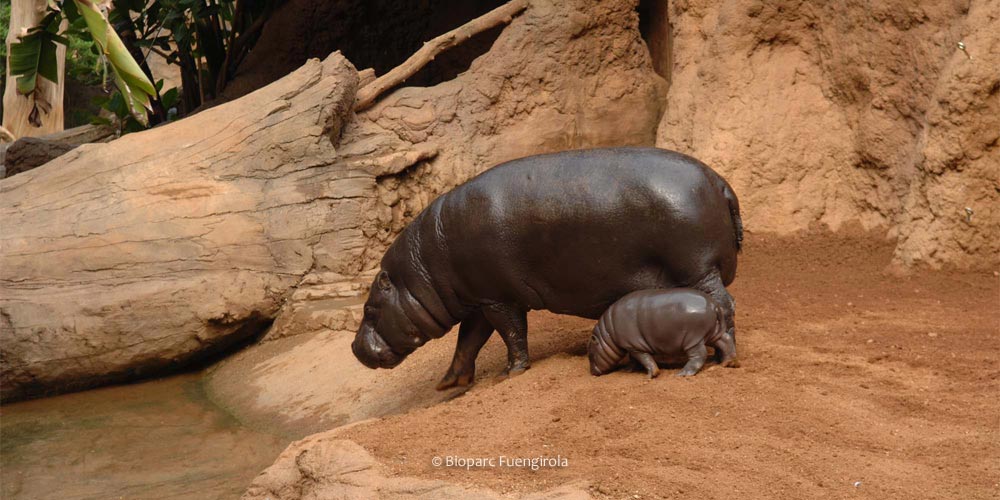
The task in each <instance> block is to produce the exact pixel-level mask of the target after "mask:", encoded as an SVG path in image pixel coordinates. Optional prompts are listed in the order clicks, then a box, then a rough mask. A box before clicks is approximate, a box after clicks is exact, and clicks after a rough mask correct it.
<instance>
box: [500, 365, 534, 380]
mask: <svg viewBox="0 0 1000 500" xmlns="http://www.w3.org/2000/svg"><path fill="white" fill-rule="evenodd" d="M528 368H531V363H527V362H521V363H514V364H512V365H507V368H506V369H504V371H503V372H501V373H500V376H501V377H503V378H511V377H516V376H518V375H520V374H522V373H524V372H526V371H528Z"/></svg>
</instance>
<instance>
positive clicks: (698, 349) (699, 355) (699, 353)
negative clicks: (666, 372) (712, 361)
mask: <svg viewBox="0 0 1000 500" xmlns="http://www.w3.org/2000/svg"><path fill="white" fill-rule="evenodd" d="M687 356H688V362H687V364H686V365H684V368H682V369H681V371H679V372H677V376H678V377H690V376H692V375H695V374H697V373H698V371H699V370H701V367H702V366H705V358H707V357H708V349H707V348H706V347H705V344H704V343H701V342H699V343H698V345H696V346H694V347H692V348H690V349H688V350H687Z"/></svg>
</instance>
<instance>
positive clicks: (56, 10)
mask: <svg viewBox="0 0 1000 500" xmlns="http://www.w3.org/2000/svg"><path fill="white" fill-rule="evenodd" d="M281 1H282V0H112V2H111V8H110V11H109V14H108V18H107V19H106V18H105V17H104V15H103V13H102V12H101V11H100V10H99V9H98V8H97V7H96V6H95V3H96V2H94V1H93V0H50V2H49V5H50V9H49V12H48V14H47V15H46V21H45V22H43V23H42V24H41V25H40V26H38V27H36V28H33V29H32V31H31V32H30V34H29V36H28V37H22V39H21V42H20V43H18V44H16V46H17V47H18V48H17V49H16V52H17V54H11V62H12V63H14V62H17V70H16V71H12V72H13V73H15V74H17V75H19V79H18V82H19V88H20V90H22V91H23V92H22V93H30V92H32V91H33V89H34V88H35V85H36V84H37V76H38V75H41V76H42V77H43V78H47V79H50V80H52V81H57V79H58V77H59V75H58V74H56V73H57V72H54V71H52V69H53V68H54V66H52V65H51V63H52V62H54V61H55V57H54V54H55V52H54V47H55V43H63V44H65V45H67V65H66V68H67V69H66V71H67V74H68V75H69V76H70V77H72V78H74V79H76V80H78V81H81V82H84V83H88V84H96V83H106V82H107V80H109V79H110V80H112V81H114V82H115V85H116V87H117V89H118V91H117V92H116V93H115V94H114V95H112V96H110V97H108V98H107V99H101V103H100V104H101V106H102V107H103V108H104V109H106V110H108V111H110V112H111V114H113V115H115V116H117V117H118V118H119V123H120V124H121V125H122V128H123V131H130V130H133V129H141V128H144V127H147V126H149V125H153V124H156V123H160V122H163V121H167V120H171V119H175V118H176V117H178V116H180V115H182V114H184V113H186V112H189V111H191V110H193V109H195V108H197V107H198V106H201V105H202V104H204V103H205V102H207V101H210V100H212V99H215V98H216V97H218V96H219V94H220V93H221V92H222V90H223V89H224V88H225V85H226V83H228V82H229V79H230V78H231V77H232V75H233V74H234V73H235V71H236V68H237V67H238V66H239V64H240V63H241V62H242V61H243V60H244V59H245V57H246V56H247V54H248V53H249V52H250V49H251V48H252V47H253V45H254V44H255V43H256V41H257V39H258V38H259V37H260V33H261V31H262V28H263V26H264V23H265V21H266V19H267V17H268V16H269V15H270V14H271V12H273V10H274V8H275V7H276V6H277V5H278V4H280V3H281ZM4 7H6V11H7V13H8V15H9V9H10V5H9V3H7V2H5V3H4ZM63 19H66V20H68V21H69V27H68V28H67V29H66V31H65V33H64V34H63V35H64V36H65V38H63V36H61V35H59V34H57V32H58V26H59V23H60V22H61V21H62V20H63ZM7 24H9V23H8V22H5V23H4V28H6V26H7ZM12 52H14V49H13V48H12ZM151 52H157V53H158V54H159V55H161V56H163V57H164V58H165V59H166V61H167V63H169V64H174V65H177V66H178V67H179V68H180V72H181V80H182V84H183V86H184V91H183V92H182V91H181V90H180V89H177V88H172V89H169V90H166V91H165V92H164V91H163V88H162V86H163V82H162V80H160V81H158V82H157V83H156V85H155V86H154V85H153V84H152V83H151V78H152V74H151V72H150V71H149V68H148V66H147V65H146V57H148V56H149V54H150V53H151ZM15 59H16V61H15ZM12 67H13V66H12ZM50 77H51V78H50ZM147 110H149V111H152V114H151V115H149V114H148V113H147ZM95 121H107V120H106V119H95Z"/></svg>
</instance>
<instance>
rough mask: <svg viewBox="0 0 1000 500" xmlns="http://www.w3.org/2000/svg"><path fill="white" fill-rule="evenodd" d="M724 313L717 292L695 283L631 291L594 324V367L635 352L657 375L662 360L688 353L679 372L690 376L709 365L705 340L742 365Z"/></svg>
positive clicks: (604, 369) (725, 360)
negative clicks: (697, 287)
mask: <svg viewBox="0 0 1000 500" xmlns="http://www.w3.org/2000/svg"><path fill="white" fill-rule="evenodd" d="M723 314H724V313H723V311H722V308H721V307H719V304H718V303H716V302H715V300H713V299H712V297H709V296H708V295H706V294H704V293H702V292H699V291H698V290H694V289H691V288H675V289H672V290H639V291H638V292H632V293H630V294H628V295H626V296H624V297H622V298H621V299H619V300H618V302H615V303H614V304H611V307H609V308H608V310H607V311H606V312H605V313H604V314H603V315H602V316H601V319H600V320H598V322H597V326H595V327H594V334H593V335H591V337H590V344H588V346H587V353H588V355H589V357H590V373H592V374H594V375H604V374H605V373H608V372H609V371H611V370H612V369H614V368H615V367H616V366H618V364H619V363H621V362H622V361H624V360H625V359H626V358H628V357H629V356H631V357H632V359H634V360H635V361H637V362H638V363H639V364H640V365H642V366H643V367H644V368H645V369H646V372H647V373H648V374H649V378H654V377H656V376H657V375H659V374H660V369H659V368H658V367H657V366H656V362H657V361H662V362H670V361H673V360H675V359H677V358H678V357H680V356H685V357H686V359H687V364H686V365H684V368H683V369H681V371H680V372H679V373H678V374H677V375H680V376H682V377H688V376H691V375H694V374H696V373H698V370H701V367H702V366H704V365H705V357H707V356H708V349H706V348H705V346H706V345H710V346H712V347H715V349H716V351H718V352H719V353H720V360H721V362H722V364H723V365H724V366H738V362H737V361H736V342H735V341H734V340H733V337H732V336H731V335H729V333H728V332H727V331H726V324H725V318H724V316H723Z"/></svg>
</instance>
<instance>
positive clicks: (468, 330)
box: [437, 311, 493, 391]
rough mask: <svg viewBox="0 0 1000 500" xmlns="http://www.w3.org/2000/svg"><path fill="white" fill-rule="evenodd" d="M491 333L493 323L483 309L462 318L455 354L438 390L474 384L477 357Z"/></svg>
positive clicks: (439, 383)
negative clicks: (487, 319) (488, 319)
mask: <svg viewBox="0 0 1000 500" xmlns="http://www.w3.org/2000/svg"><path fill="white" fill-rule="evenodd" d="M490 335H493V325H491V324H490V322H489V321H486V316H483V313H482V311H476V312H474V313H472V314H470V315H469V316H468V317H467V318H465V319H463V320H462V325H461V326H459V327H458V343H457V344H456V345H455V356H454V357H453V358H452V360H451V366H450V367H448V373H445V374H444V378H442V379H441V381H440V382H438V385H437V390H439V391H443V390H445V389H449V388H452V387H467V386H470V385H472V382H473V381H474V380H475V379H476V357H478V356H479V350H480V349H482V348H483V346H484V345H486V341H487V340H489V339H490Z"/></svg>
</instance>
